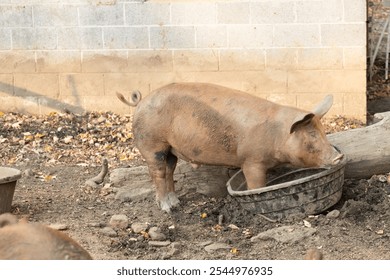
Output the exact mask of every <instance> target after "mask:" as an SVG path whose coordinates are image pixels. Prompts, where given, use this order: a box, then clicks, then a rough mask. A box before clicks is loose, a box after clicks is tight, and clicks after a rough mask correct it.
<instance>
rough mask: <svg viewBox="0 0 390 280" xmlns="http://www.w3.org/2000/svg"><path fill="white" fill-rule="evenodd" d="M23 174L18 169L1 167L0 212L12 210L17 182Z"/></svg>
mask: <svg viewBox="0 0 390 280" xmlns="http://www.w3.org/2000/svg"><path fill="white" fill-rule="evenodd" d="M21 176H22V174H21V172H20V171H19V170H18V169H15V168H9V167H0V214H3V213H6V212H10V211H11V205H12V199H13V197H14V192H15V187H16V182H17V181H18V179H20V177H21Z"/></svg>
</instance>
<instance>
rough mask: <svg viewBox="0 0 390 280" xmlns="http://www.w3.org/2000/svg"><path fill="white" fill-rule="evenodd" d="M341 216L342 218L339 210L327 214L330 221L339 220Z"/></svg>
mask: <svg viewBox="0 0 390 280" xmlns="http://www.w3.org/2000/svg"><path fill="white" fill-rule="evenodd" d="M339 216H340V211H339V210H333V211H330V212H329V213H328V214H326V217H327V218H328V219H337V218H338V217H339Z"/></svg>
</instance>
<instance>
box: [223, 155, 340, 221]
mask: <svg viewBox="0 0 390 280" xmlns="http://www.w3.org/2000/svg"><path fill="white" fill-rule="evenodd" d="M346 161H347V160H346V157H345V156H344V157H343V159H342V160H341V162H340V163H339V164H337V165H335V166H333V167H331V168H302V169H297V170H293V171H289V172H287V173H285V174H283V175H281V176H279V177H277V178H275V179H273V180H270V181H269V182H267V184H266V186H265V187H263V188H259V189H254V190H247V186H246V181H245V177H244V175H243V173H242V170H239V171H238V172H237V173H235V174H234V175H233V176H232V177H231V178H230V180H229V181H228V182H227V188H228V192H229V194H230V195H232V196H233V197H235V198H236V199H237V200H238V201H239V202H240V204H241V206H242V207H243V208H244V209H246V210H249V211H251V212H255V213H259V214H262V215H264V216H265V217H267V218H269V219H276V220H280V219H282V218H285V217H287V216H293V215H297V214H305V215H314V214H319V213H321V212H323V211H324V210H326V209H328V208H329V207H332V206H333V205H334V204H336V203H337V202H338V201H339V200H340V198H341V194H342V187H343V184H344V168H345V164H346Z"/></svg>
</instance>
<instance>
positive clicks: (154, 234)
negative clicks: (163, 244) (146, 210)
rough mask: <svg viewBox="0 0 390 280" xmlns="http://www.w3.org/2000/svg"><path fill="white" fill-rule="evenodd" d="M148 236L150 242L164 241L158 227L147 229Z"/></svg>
mask: <svg viewBox="0 0 390 280" xmlns="http://www.w3.org/2000/svg"><path fill="white" fill-rule="evenodd" d="M148 234H149V236H150V238H151V239H152V240H156V241H163V240H166V239H167V238H166V236H165V234H163V233H162V232H161V229H160V228H158V227H152V228H150V229H149V231H148Z"/></svg>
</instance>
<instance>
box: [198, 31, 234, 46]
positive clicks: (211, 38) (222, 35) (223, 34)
mask: <svg viewBox="0 0 390 280" xmlns="http://www.w3.org/2000/svg"><path fill="white" fill-rule="evenodd" d="M196 47H198V48H207V49H208V48H223V47H227V30H226V26H225V25H205V26H197V27H196Z"/></svg>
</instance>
